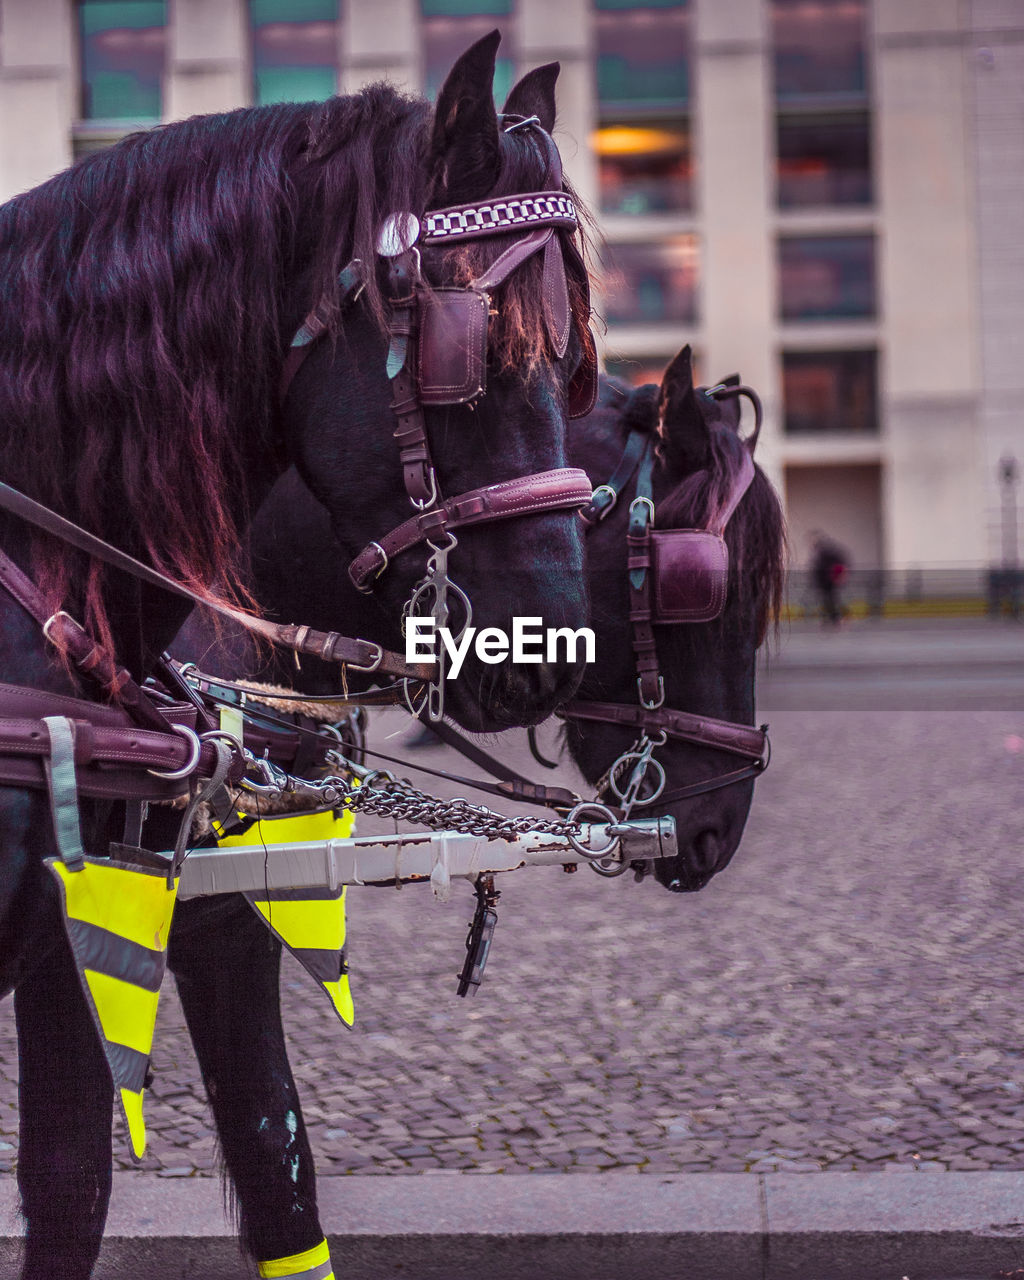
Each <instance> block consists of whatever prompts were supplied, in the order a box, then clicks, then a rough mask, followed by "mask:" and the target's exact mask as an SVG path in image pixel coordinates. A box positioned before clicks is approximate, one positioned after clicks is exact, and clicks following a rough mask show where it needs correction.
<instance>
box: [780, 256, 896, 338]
mask: <svg viewBox="0 0 1024 1280" xmlns="http://www.w3.org/2000/svg"><path fill="white" fill-rule="evenodd" d="M779 298H780V300H781V310H782V319H783V320H854V319H864V318H867V317H871V316H874V314H875V239H874V236H871V235H851V236H787V237H784V238H783V239H781V240H780V241H779Z"/></svg>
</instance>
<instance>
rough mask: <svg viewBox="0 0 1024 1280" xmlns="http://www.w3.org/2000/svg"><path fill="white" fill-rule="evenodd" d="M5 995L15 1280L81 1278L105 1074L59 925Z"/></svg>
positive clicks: (102, 1142)
mask: <svg viewBox="0 0 1024 1280" xmlns="http://www.w3.org/2000/svg"><path fill="white" fill-rule="evenodd" d="M57 927H58V930H59V931H58V933H57V936H56V939H55V940H54V942H53V944H52V946H51V947H50V949H49V951H48V952H47V954H46V955H45V956H44V958H43V959H42V961H41V962H38V963H36V964H35V966H34V967H33V968H32V969H31V970H30V971H29V972H28V973H27V974H26V975H25V976H24V977H22V979H21V981H20V982H19V984H18V987H17V989H16V990H15V993H14V1011H15V1018H16V1021H17V1027H18V1055H19V1072H20V1076H19V1085H18V1099H19V1105H20V1109H21V1130H20V1149H19V1152H18V1189H19V1190H20V1192H21V1204H22V1211H23V1213H24V1215H25V1222H26V1238H25V1257H24V1263H23V1270H22V1280H53V1278H54V1277H55V1276H60V1278H61V1280H88V1276H89V1275H90V1274H91V1272H92V1268H93V1264H94V1263H95V1261H96V1256H97V1254H98V1253H99V1250H100V1243H101V1241H102V1238H103V1226H104V1223H105V1222H106V1219H107V1206H108V1203H109V1201H110V1184H111V1164H112V1154H111V1123H112V1114H113V1105H114V1091H113V1085H112V1083H111V1079H110V1069H109V1068H108V1066H107V1063H106V1059H105V1058H104V1056H103V1050H102V1048H101V1046H100V1041H99V1036H98V1035H97V1033H96V1029H95V1027H94V1025H93V1022H92V1017H91V1015H90V1013H89V1010H88V1007H87V1005H86V1002H85V997H84V995H83V993H82V989H81V987H80V985H79V978H78V973H77V971H76V969H75V964H74V960H73V959H72V956H71V950H70V948H69V946H68V943H67V939H66V938H65V936H64V931H63V929H61V928H60V927H59V926H57Z"/></svg>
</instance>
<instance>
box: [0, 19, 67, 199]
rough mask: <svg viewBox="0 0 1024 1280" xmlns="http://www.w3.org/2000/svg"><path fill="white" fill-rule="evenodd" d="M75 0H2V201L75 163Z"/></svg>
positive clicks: (0, 71) (0, 176)
mask: <svg viewBox="0 0 1024 1280" xmlns="http://www.w3.org/2000/svg"><path fill="white" fill-rule="evenodd" d="M74 45H75V39H74V12H73V6H72V2H71V0H0V200H7V199H9V198H10V197H11V196H13V195H16V194H17V193H18V192H19V191H25V190H27V189H28V188H29V187H34V186H36V185H37V184H38V183H40V182H43V181H44V180H45V179H46V178H49V177H50V176H51V175H53V174H54V173H57V172H58V171H59V170H61V169H63V168H66V166H67V165H68V164H70V163H71V123H72V120H73V119H74V117H75V116H76V114H77V110H78V107H77V101H76V95H77V77H76V74H75V71H74V67H75V61H76V59H75V54H74Z"/></svg>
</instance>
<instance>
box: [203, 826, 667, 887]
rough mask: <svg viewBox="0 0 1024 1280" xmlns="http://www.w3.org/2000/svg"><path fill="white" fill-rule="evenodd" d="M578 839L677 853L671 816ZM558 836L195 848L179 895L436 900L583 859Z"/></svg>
mask: <svg viewBox="0 0 1024 1280" xmlns="http://www.w3.org/2000/svg"><path fill="white" fill-rule="evenodd" d="M582 838H583V840H584V841H585V842H586V843H588V844H590V845H592V846H593V847H594V848H595V849H603V848H604V847H605V846H606V845H607V844H608V842H609V840H611V839H613V838H616V839H618V841H619V842H620V845H619V847H620V849H621V854H620V855H619V856H621V857H623V858H624V859H625V860H626V861H632V860H634V859H638V858H643V859H649V858H670V857H674V856H675V852H676V840H675V823H674V821H673V820H672V818H669V817H665V818H650V819H645V820H643V821H640V822H630V823H628V824H620V825H617V826H614V827H612V828H609V827H608V826H607V825H605V824H599V823H595V824H593V825H587V824H583V826H582ZM585 861H586V859H585V858H584V857H582V856H581V855H580V854H579V853H578V852H577V851H576V850H575V849H574V848H573V847H572V846H571V845H570V844H569V842H568V840H566V839H565V837H564V836H551V835H542V834H541V833H539V832H531V833H529V834H527V835H522V836H518V837H516V838H515V839H513V840H487V839H485V838H484V837H482V836H473V835H465V834H462V833H458V832H443V831H419V832H413V833H411V834H401V835H393V836H387V835H382V836H350V837H348V838H347V839H344V840H317V841H309V842H306V843H302V844H286V845H266V846H264V845H262V844H259V845H237V846H229V847H228V848H223V849H216V848H215V849H195V850H193V851H192V852H191V853H190V854H189V855H188V857H187V858H186V859H185V861H184V863H183V865H182V869H181V883H180V887H179V890H178V896H179V898H196V897H204V896H206V895H207V894H212V893H234V892H238V891H251V890H254V889H301V888H331V889H336V888H338V887H339V886H340V885H343V884H349V885H359V884H388V883H391V882H392V881H394V880H396V879H400V880H406V881H409V880H421V881H428V880H429V881H431V882H432V883H433V885H434V890H435V892H436V893H437V894H438V896H439V897H446V896H447V887H448V884H449V883H450V881H451V880H452V879H458V878H463V879H467V880H475V879H476V877H477V876H479V875H483V874H485V873H488V872H500V871H514V870H516V869H518V868H519V867H527V866H534V867H539V866H557V865H559V864H562V865H564V864H565V863H569V862H585Z"/></svg>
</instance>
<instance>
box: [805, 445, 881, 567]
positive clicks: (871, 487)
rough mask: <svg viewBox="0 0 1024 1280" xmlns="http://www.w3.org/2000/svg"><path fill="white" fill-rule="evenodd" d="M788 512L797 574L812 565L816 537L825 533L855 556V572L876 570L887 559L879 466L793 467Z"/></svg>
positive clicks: (852, 558)
mask: <svg viewBox="0 0 1024 1280" xmlns="http://www.w3.org/2000/svg"><path fill="white" fill-rule="evenodd" d="M785 496H786V511H787V516H788V520H789V544H790V557H791V560H792V564H793V567H794V568H799V569H806V568H809V566H810V560H811V535H812V534H813V533H815V532H821V533H824V534H825V535H826V536H827V537H829V538H831V539H833V540H834V541H836V542H838V543H839V545H840V546H842V547H845V549H846V550H847V551H848V552H849V553H850V558H851V561H852V565H853V567H855V568H857V569H875V568H878V566H879V565H880V564H881V555H882V536H881V533H882V505H881V487H880V470H879V467H878V466H877V465H871V464H868V465H848V466H823V467H822V466H815V467H800V466H787V467H786V476H785Z"/></svg>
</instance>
